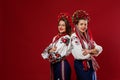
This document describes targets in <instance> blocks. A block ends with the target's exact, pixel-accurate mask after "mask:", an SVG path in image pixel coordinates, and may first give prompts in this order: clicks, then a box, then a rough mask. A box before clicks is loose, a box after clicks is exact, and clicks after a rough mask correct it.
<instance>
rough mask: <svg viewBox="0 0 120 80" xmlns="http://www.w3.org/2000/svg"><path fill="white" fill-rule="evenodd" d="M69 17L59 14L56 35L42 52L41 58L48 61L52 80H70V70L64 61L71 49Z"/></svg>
mask: <svg viewBox="0 0 120 80" xmlns="http://www.w3.org/2000/svg"><path fill="white" fill-rule="evenodd" d="M69 20H70V17H69V16H68V15H67V14H64V13H60V14H59V16H58V32H59V33H58V34H57V35H56V36H55V37H54V38H53V40H52V43H51V44H50V45H49V46H48V47H47V48H46V49H45V50H44V52H43V53H42V57H43V58H44V59H48V60H49V61H50V64H51V78H52V80H70V76H71V68H70V65H69V63H68V61H67V60H66V58H65V57H66V56H67V55H69V53H70V48H71V40H70V35H71V25H70V22H69Z"/></svg>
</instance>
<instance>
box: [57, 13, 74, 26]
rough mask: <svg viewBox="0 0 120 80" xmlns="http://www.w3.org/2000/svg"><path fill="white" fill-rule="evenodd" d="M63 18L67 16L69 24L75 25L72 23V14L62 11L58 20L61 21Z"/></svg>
mask: <svg viewBox="0 0 120 80" xmlns="http://www.w3.org/2000/svg"><path fill="white" fill-rule="evenodd" d="M61 18H65V19H67V20H68V22H69V24H70V25H71V27H73V24H72V19H71V17H70V15H69V14H68V13H60V14H59V15H58V21H60V19H61Z"/></svg>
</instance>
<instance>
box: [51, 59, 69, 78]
mask: <svg viewBox="0 0 120 80" xmlns="http://www.w3.org/2000/svg"><path fill="white" fill-rule="evenodd" d="M70 78H71V68H70V64H69V63H68V61H67V60H62V61H60V62H57V63H54V64H52V63H51V80H70Z"/></svg>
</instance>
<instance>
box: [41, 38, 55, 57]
mask: <svg viewBox="0 0 120 80" xmlns="http://www.w3.org/2000/svg"><path fill="white" fill-rule="evenodd" d="M55 37H56V36H55ZM55 37H53V40H52V42H53V41H54V40H55ZM52 42H51V43H50V44H49V45H48V46H47V47H46V48H45V49H44V51H43V52H42V53H41V56H42V57H43V59H47V58H48V56H49V54H48V51H49V50H50V49H51V48H52V46H53V44H52Z"/></svg>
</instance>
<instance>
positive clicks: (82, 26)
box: [76, 19, 88, 32]
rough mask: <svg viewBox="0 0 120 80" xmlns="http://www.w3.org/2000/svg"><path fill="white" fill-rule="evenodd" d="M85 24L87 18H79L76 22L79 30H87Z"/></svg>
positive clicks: (86, 23)
mask: <svg viewBox="0 0 120 80" xmlns="http://www.w3.org/2000/svg"><path fill="white" fill-rule="evenodd" d="M87 25H88V21H87V20H84V19H82V20H79V22H78V24H77V25H76V26H77V28H78V29H79V31H80V32H86V30H87V28H88V27H87Z"/></svg>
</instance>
